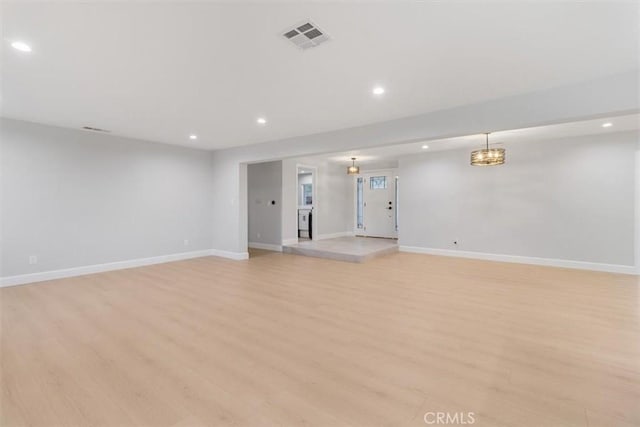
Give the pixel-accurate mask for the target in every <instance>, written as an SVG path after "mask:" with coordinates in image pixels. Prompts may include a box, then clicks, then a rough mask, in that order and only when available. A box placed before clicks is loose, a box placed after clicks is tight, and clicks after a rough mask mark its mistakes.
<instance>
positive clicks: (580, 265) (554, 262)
mask: <svg viewBox="0 0 640 427" xmlns="http://www.w3.org/2000/svg"><path fill="white" fill-rule="evenodd" d="M399 249H400V252H411V253H416V254H427V255H441V256H452V257H459V258H473V259H482V260H486V261H499V262H512V263H518V264H533V265H544V266H548V267H562V268H575V269H579V270H593V271H605V272H608V273H621V274H638V269H637V268H636V267H635V266H632V265H618V264H602V263H597V262H584V261H572V260H565V259H553V258H537V257H527V256H519V255H501V254H488V253H483V252H469V251H457V250H451V249H434V248H422V247H417V246H400V248H399Z"/></svg>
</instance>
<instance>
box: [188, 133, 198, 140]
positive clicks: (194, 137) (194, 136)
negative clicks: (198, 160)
mask: <svg viewBox="0 0 640 427" xmlns="http://www.w3.org/2000/svg"><path fill="white" fill-rule="evenodd" d="M189 139H198V135H195V134H191V135H189Z"/></svg>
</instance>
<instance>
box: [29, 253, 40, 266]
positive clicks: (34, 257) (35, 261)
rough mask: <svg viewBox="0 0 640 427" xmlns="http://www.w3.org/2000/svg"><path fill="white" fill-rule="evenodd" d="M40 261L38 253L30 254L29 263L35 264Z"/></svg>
mask: <svg viewBox="0 0 640 427" xmlns="http://www.w3.org/2000/svg"><path fill="white" fill-rule="evenodd" d="M37 263H38V257H37V256H36V255H31V256H29V265H34V264H37Z"/></svg>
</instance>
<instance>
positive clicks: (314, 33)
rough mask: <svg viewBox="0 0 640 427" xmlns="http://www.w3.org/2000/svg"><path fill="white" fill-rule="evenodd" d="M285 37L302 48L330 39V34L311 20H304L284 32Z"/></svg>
mask: <svg viewBox="0 0 640 427" xmlns="http://www.w3.org/2000/svg"><path fill="white" fill-rule="evenodd" d="M282 35H283V36H284V38H286V39H288V40H289V41H291V43H293V44H295V45H296V46H298V47H299V48H300V49H309V48H310V47H315V46H318V45H319V44H322V43H324V42H326V41H328V40H329V36H328V35H327V34H326V33H325V32H324V31H322V30H321V29H320V28H318V26H317V25H316V24H314V23H312V22H311V21H303V22H301V23H299V24H298V25H296V26H295V27H293V28H287V29H286V30H284V31H283V32H282Z"/></svg>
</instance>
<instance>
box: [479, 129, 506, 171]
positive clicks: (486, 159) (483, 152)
mask: <svg viewBox="0 0 640 427" xmlns="http://www.w3.org/2000/svg"><path fill="white" fill-rule="evenodd" d="M485 136H486V139H487V147H486V148H482V149H480V150H475V151H472V152H471V166H496V165H503V164H504V155H505V150H504V148H489V134H488V133H485Z"/></svg>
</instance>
